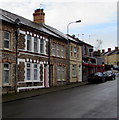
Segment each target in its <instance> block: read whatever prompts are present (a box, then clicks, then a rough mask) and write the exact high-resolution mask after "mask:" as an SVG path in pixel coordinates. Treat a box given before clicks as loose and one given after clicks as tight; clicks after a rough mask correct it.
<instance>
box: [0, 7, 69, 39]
mask: <svg viewBox="0 0 119 120" xmlns="http://www.w3.org/2000/svg"><path fill="white" fill-rule="evenodd" d="M17 18H18V19H19V20H20V24H21V25H25V26H29V27H32V28H33V29H37V30H39V31H41V32H44V33H47V34H49V35H52V36H55V37H57V38H60V39H67V37H66V35H65V34H63V33H62V32H60V31H58V30H57V29H55V28H53V27H51V26H48V25H46V24H37V23H34V22H33V21H31V20H28V19H26V18H24V17H21V16H19V15H16V14H14V13H11V12H8V11H6V10H3V9H0V19H1V20H3V21H6V22H9V23H13V24H15V20H16V19H17Z"/></svg>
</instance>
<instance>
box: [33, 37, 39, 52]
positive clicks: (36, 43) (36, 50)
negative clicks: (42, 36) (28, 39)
mask: <svg viewBox="0 0 119 120" xmlns="http://www.w3.org/2000/svg"><path fill="white" fill-rule="evenodd" d="M33 45H34V52H36V53H37V52H38V50H39V48H38V46H39V45H38V38H37V37H34V44H33ZM35 45H36V47H37V49H35Z"/></svg>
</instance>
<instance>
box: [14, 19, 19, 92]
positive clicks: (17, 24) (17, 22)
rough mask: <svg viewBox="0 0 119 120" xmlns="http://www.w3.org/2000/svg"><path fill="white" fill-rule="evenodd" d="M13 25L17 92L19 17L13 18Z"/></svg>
mask: <svg viewBox="0 0 119 120" xmlns="http://www.w3.org/2000/svg"><path fill="white" fill-rule="evenodd" d="M15 25H16V31H15V36H16V66H15V93H16V92H17V80H18V37H19V26H20V20H19V18H17V19H16V20H15Z"/></svg>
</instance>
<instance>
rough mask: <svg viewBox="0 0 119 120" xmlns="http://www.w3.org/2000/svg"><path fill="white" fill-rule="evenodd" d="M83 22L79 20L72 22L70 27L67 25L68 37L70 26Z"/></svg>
mask: <svg viewBox="0 0 119 120" xmlns="http://www.w3.org/2000/svg"><path fill="white" fill-rule="evenodd" d="M79 22H81V20H77V21H74V22H70V23H69V24H68V25H67V35H68V34H69V25H71V24H72V23H79Z"/></svg>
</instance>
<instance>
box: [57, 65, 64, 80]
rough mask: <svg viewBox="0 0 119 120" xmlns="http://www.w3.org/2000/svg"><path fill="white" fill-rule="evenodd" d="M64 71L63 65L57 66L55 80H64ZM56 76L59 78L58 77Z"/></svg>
mask: <svg viewBox="0 0 119 120" xmlns="http://www.w3.org/2000/svg"><path fill="white" fill-rule="evenodd" d="M65 71H66V67H65V66H57V81H66V80H65ZM58 74H59V75H58ZM58 76H59V77H60V78H58Z"/></svg>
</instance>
